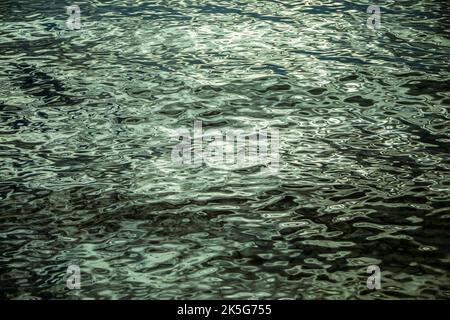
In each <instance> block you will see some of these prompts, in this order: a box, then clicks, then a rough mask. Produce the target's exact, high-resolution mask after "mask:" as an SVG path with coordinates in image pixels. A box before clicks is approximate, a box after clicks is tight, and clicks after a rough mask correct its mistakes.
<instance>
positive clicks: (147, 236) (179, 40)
mask: <svg viewBox="0 0 450 320" xmlns="http://www.w3.org/2000/svg"><path fill="white" fill-rule="evenodd" d="M73 4H77V5H78V6H79V7H80V10H81V13H80V21H81V28H80V29H74V30H71V29H70V28H68V26H67V24H66V20H67V19H68V14H67V12H66V8H65V7H66V6H70V5H73ZM370 5H379V6H380V7H381V28H379V29H371V28H369V27H368V26H367V23H366V22H367V19H368V18H369V16H370V14H368V13H367V8H368V7H369V6H370ZM449 18H450V10H449V2H448V1H436V0H422V1H378V2H377V3H372V1H365V0H360V1H353V0H351V1H330V0H322V1H320V0H319V1H314V0H308V1H306V0H305V1H285V0H280V1H256V0H255V1H235V0H226V1H225V0H224V1H220V0H213V1H200V0H183V1H166V0H160V1H143V0H142V1H131V0H126V1H119V0H110V1H100V0H96V1H94V0H92V1H78V2H76V3H72V2H69V1H57V0H53V1H43V0H42V1H41V0H36V1H31V0H27V1H21V0H17V1H9V0H6V1H5V0H2V1H1V2H0V152H1V158H0V159H1V166H0V178H1V179H0V298H3V299H85V298H86V299H87V298H94V299H416V298H420V299H437V298H439V299H447V298H449V297H450V278H449V275H448V271H449V270H450V231H449V230H450V229H449V228H450V195H449V189H450V174H449V170H450V161H449V153H450V136H449V130H448V129H449V111H450V93H449V91H450V68H449V60H450V50H449V49H450V19H449ZM194 121H202V123H203V126H204V127H206V128H213V129H218V130H227V129H241V130H246V131H252V130H255V128H275V129H277V130H278V132H279V168H278V170H277V171H276V172H271V173H267V172H264V171H262V170H260V169H261V168H260V167H258V166H256V167H246V168H241V169H239V170H237V169H232V170H227V169H226V168H220V167H214V166H208V165H201V166H191V165H180V164H176V163H174V162H173V159H172V158H171V154H172V150H173V148H174V145H176V142H174V141H173V140H171V134H173V132H175V131H176V130H178V129H179V128H182V127H186V128H193V125H194ZM71 265H76V266H79V268H80V270H81V289H79V290H70V289H69V288H67V285H66V279H67V276H68V275H67V269H68V267H69V266H71ZM370 265H376V266H379V268H380V270H381V286H382V287H381V289H378V290H372V289H369V288H368V287H367V278H368V276H369V274H368V273H367V267H368V266H370Z"/></svg>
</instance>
